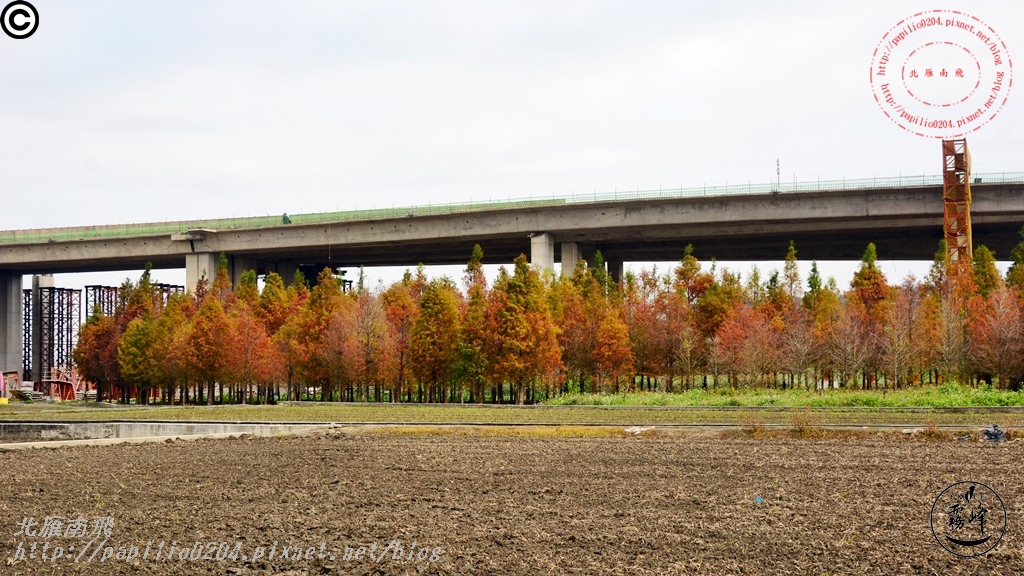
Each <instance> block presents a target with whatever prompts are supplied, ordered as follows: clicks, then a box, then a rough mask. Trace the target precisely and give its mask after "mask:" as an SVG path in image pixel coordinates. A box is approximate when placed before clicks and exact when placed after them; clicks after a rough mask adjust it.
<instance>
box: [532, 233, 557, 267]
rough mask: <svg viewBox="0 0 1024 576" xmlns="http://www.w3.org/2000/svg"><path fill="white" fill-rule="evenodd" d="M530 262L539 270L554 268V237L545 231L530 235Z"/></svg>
mask: <svg viewBox="0 0 1024 576" xmlns="http://www.w3.org/2000/svg"><path fill="white" fill-rule="evenodd" d="M530 264H533V265H534V266H536V267H538V268H540V269H541V270H554V269H555V237H554V236H552V235H551V234H549V233H547V232H542V233H540V234H533V235H531V236H530Z"/></svg>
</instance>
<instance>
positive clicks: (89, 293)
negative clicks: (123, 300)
mask: <svg viewBox="0 0 1024 576" xmlns="http://www.w3.org/2000/svg"><path fill="white" fill-rule="evenodd" d="M119 291H120V288H118V287H117V286H99V285H96V284H93V285H89V286H86V287H85V313H86V315H87V317H88V316H92V312H93V310H95V309H96V307H97V306H99V308H100V311H102V312H103V315H104V316H113V315H114V312H116V311H117V298H118V294H119Z"/></svg>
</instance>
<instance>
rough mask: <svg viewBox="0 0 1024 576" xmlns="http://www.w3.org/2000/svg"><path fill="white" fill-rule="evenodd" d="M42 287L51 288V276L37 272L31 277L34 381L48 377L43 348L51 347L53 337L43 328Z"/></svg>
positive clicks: (48, 348)
mask: <svg viewBox="0 0 1024 576" xmlns="http://www.w3.org/2000/svg"><path fill="white" fill-rule="evenodd" d="M43 288H53V276H51V275H49V274H47V275H42V276H40V275H38V274H37V275H35V276H33V277H32V380H34V381H36V382H39V381H40V380H43V379H46V378H49V377H50V375H49V374H43V350H50V349H51V347H52V346H51V345H52V342H50V339H51V338H52V337H53V334H52V332H51V331H50V330H43V312H44V311H43V292H42V289H43ZM48 312H49V313H50V314H52V313H53V311H52V310H51V311H48ZM51 361H52V360H51Z"/></svg>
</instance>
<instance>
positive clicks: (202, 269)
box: [185, 252, 219, 294]
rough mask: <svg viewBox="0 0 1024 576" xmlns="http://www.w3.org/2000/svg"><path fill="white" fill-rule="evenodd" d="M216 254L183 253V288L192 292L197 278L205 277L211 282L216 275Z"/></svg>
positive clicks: (197, 280)
mask: <svg viewBox="0 0 1024 576" xmlns="http://www.w3.org/2000/svg"><path fill="white" fill-rule="evenodd" d="M218 259H219V255H218V254H214V253H213V252H195V253H192V254H186V255H185V289H186V290H188V291H189V292H192V293H193V294H194V293H195V291H196V285H198V284H199V280H200V279H202V278H206V280H207V282H209V283H210V284H213V279H214V278H216V277H217V262H218Z"/></svg>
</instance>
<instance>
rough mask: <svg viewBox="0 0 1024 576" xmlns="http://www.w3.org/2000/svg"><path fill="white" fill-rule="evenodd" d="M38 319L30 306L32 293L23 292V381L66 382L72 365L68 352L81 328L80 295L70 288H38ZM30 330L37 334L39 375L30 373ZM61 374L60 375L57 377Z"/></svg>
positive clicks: (31, 371)
mask: <svg viewBox="0 0 1024 576" xmlns="http://www.w3.org/2000/svg"><path fill="white" fill-rule="evenodd" d="M38 290H39V310H38V314H39V318H38V320H37V319H36V314H37V311H36V310H34V309H33V306H32V290H24V291H23V295H24V302H25V314H24V317H25V333H24V336H23V342H25V343H26V345H25V353H24V354H23V355H22V359H23V367H22V368H23V371H24V374H25V380H43V379H66V378H70V374H71V369H72V368H73V367H74V364H75V361H74V358H73V356H72V351H74V349H75V344H76V343H77V342H78V329H79V328H80V327H81V324H82V291H81V290H74V289H71V288H52V287H40V288H38ZM33 327H36V328H38V329H39V330H40V338H39V339H38V341H39V342H40V350H39V353H40V367H39V368H40V369H39V374H34V373H33V370H32V342H33V340H34V339H33V338H32V336H33ZM61 372H63V374H61Z"/></svg>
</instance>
